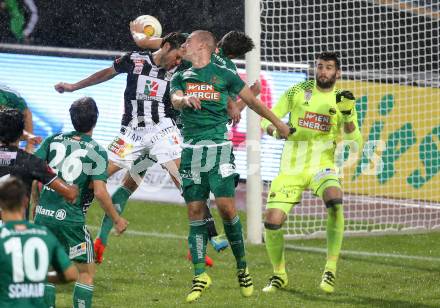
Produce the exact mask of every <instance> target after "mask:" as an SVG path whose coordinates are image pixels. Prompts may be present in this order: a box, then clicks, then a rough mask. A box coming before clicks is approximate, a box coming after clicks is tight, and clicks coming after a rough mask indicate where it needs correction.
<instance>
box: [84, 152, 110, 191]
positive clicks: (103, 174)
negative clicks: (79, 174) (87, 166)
mask: <svg viewBox="0 0 440 308" xmlns="http://www.w3.org/2000/svg"><path fill="white" fill-rule="evenodd" d="M91 153H93V154H91ZM91 153H89V155H88V156H89V159H90V160H91V163H92V174H91V179H92V181H95V180H99V181H104V182H107V179H108V173H107V167H108V156H107V152H106V151H105V150H104V149H103V148H102V147H100V146H99V145H97V146H95V148H94V151H93V152H91Z"/></svg>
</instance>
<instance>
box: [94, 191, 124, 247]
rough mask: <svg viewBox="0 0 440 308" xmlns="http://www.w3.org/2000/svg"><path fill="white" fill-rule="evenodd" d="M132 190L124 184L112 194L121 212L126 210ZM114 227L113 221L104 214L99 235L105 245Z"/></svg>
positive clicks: (117, 208) (113, 200)
mask: <svg viewBox="0 0 440 308" xmlns="http://www.w3.org/2000/svg"><path fill="white" fill-rule="evenodd" d="M131 194H132V192H131V191H130V190H128V189H127V188H125V187H124V186H121V187H119V188H118V189H117V190H116V191H115V192H114V193H113V195H112V202H113V204H114V205H115V206H116V210H117V211H118V213H119V214H121V213H122V212H123V211H124V208H125V205H126V204H127V200H128V198H130V196H131ZM112 228H113V221H112V219H111V218H110V217H108V216H107V215H105V216H104V218H103V219H102V222H101V229H100V230H99V234H98V237H99V238H100V239H101V241H102V243H103V244H104V245H107V242H108V236H109V234H110V231H111V230H112Z"/></svg>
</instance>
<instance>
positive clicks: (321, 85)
mask: <svg viewBox="0 0 440 308" xmlns="http://www.w3.org/2000/svg"><path fill="white" fill-rule="evenodd" d="M335 83H336V76H333V77H332V78H330V79H329V80H328V81H324V82H321V81H319V79H318V78H316V85H317V86H318V87H319V88H321V89H331V88H333V86H334V85H335Z"/></svg>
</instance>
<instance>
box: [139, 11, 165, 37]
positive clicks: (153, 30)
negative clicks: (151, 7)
mask: <svg viewBox="0 0 440 308" xmlns="http://www.w3.org/2000/svg"><path fill="white" fill-rule="evenodd" d="M135 22H136V23H137V24H139V25H141V26H142V27H143V31H144V34H145V35H146V36H148V37H160V36H161V35H162V25H161V24H160V22H159V20H157V19H156V18H155V17H153V16H151V15H141V16H139V17H138V18H136V20H135Z"/></svg>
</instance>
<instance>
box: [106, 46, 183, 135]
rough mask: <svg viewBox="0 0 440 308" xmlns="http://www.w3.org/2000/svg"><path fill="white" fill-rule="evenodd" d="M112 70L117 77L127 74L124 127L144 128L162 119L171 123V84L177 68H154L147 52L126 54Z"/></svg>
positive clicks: (122, 122) (172, 113)
mask: <svg viewBox="0 0 440 308" xmlns="http://www.w3.org/2000/svg"><path fill="white" fill-rule="evenodd" d="M113 67H114V69H115V70H116V72H118V73H127V85H126V88H125V92H124V114H123V116H122V121H121V124H122V125H123V126H128V125H130V126H131V127H145V125H146V124H148V123H150V124H153V123H159V121H160V120H161V119H162V118H172V119H174V116H175V111H174V109H173V106H172V104H171V98H170V80H171V77H172V76H173V73H174V72H175V71H176V68H173V69H171V70H168V71H167V70H166V69H164V68H162V67H159V66H157V65H156V64H155V63H154V61H153V55H152V54H151V52H149V51H143V52H135V51H133V52H129V53H126V54H125V55H123V56H122V57H120V58H118V59H116V60H115V61H114V62H113Z"/></svg>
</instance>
